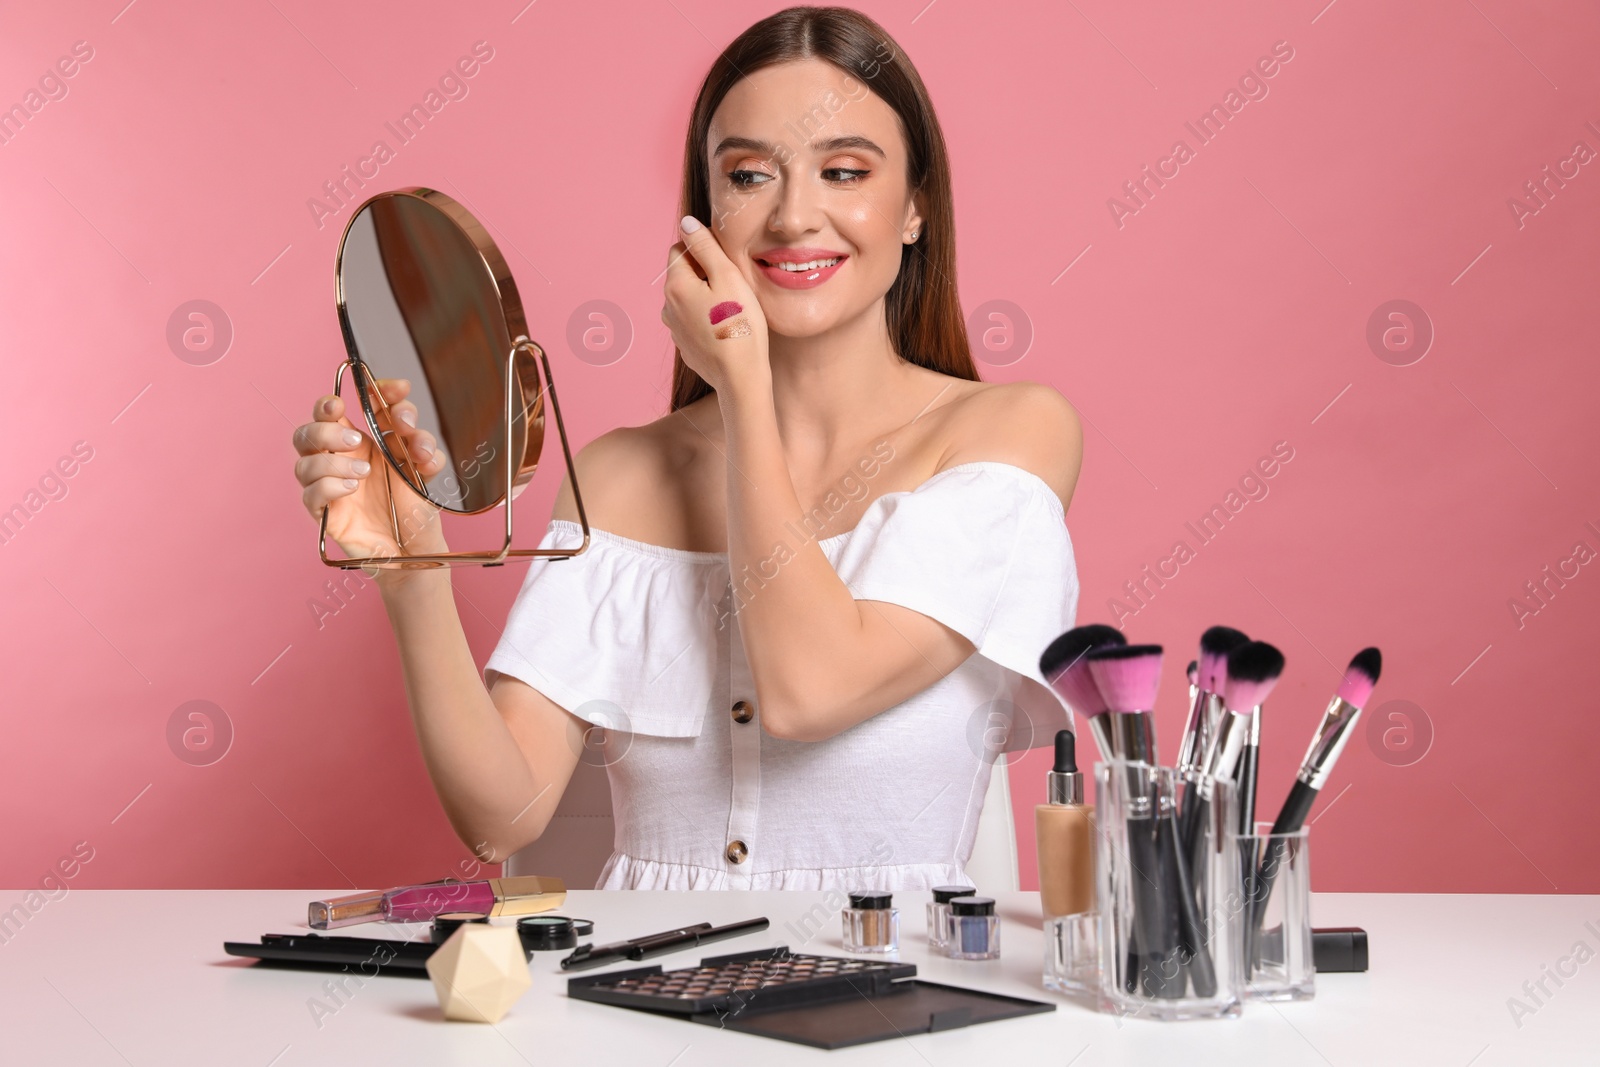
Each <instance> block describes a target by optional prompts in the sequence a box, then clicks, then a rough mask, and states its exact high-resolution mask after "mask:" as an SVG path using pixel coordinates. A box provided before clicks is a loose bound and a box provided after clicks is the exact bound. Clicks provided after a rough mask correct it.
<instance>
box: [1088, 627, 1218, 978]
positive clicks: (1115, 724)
mask: <svg viewBox="0 0 1600 1067" xmlns="http://www.w3.org/2000/svg"><path fill="white" fill-rule="evenodd" d="M1161 654H1162V649H1161V646H1160V645H1125V646H1121V647H1111V648H1098V649H1095V650H1094V651H1092V652H1090V653H1089V654H1088V655H1087V656H1085V657H1084V658H1085V659H1086V660H1088V662H1089V673H1090V674H1091V675H1093V677H1094V681H1095V686H1096V687H1097V688H1098V689H1099V690H1100V695H1101V696H1103V697H1104V698H1105V702H1106V709H1107V710H1106V712H1105V713H1104V718H1105V719H1106V720H1109V721H1108V726H1109V729H1108V731H1107V733H1108V734H1109V736H1110V738H1111V748H1112V753H1113V755H1114V756H1115V757H1116V758H1117V759H1120V760H1126V761H1130V762H1135V761H1136V762H1140V763H1145V764H1149V765H1150V766H1151V767H1155V766H1156V765H1158V763H1159V757H1158V755H1157V751H1156V732H1155V712H1154V710H1153V709H1154V708H1155V705H1156V692H1157V690H1158V689H1159V688H1160V685H1161ZM1147 775H1148V772H1146V771H1138V770H1132V769H1130V771H1129V773H1128V784H1129V790H1128V794H1129V796H1128V800H1129V803H1128V812H1129V815H1128V862H1129V864H1130V865H1131V866H1132V867H1133V869H1134V871H1135V872H1136V873H1137V875H1138V877H1135V878H1134V879H1133V883H1134V884H1133V889H1134V895H1135V898H1136V900H1135V905H1134V920H1135V922H1136V923H1138V924H1139V930H1140V937H1141V945H1142V948H1141V952H1140V962H1141V964H1142V975H1143V982H1144V991H1145V993H1146V994H1147V995H1149V996H1153V997H1159V998H1162V999H1174V998H1178V997H1182V996H1183V993H1184V988H1185V986H1186V985H1187V983H1188V982H1189V981H1191V980H1192V981H1193V982H1194V990H1195V995H1196V996H1198V997H1209V996H1213V995H1215V993H1216V989H1217V979H1216V971H1215V968H1214V966H1213V963H1212V959H1211V952H1210V949H1209V948H1208V947H1207V945H1206V942H1205V937H1204V936H1203V934H1202V931H1201V926H1200V917H1199V914H1198V912H1197V911H1196V908H1195V898H1194V889H1193V885H1192V883H1191V882H1190V878H1189V870H1190V868H1189V863H1188V861H1187V860H1186V859H1185V858H1184V857H1183V856H1182V855H1181V854H1180V852H1179V835H1178V820H1177V797H1176V796H1173V795H1171V794H1170V793H1169V792H1166V791H1164V790H1161V789H1158V788H1152V787H1153V786H1155V785H1156V780H1154V779H1151V778H1149V777H1147ZM1129 970H1130V971H1131V970H1132V968H1129Z"/></svg>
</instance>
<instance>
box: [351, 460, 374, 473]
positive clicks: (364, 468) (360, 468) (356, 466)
mask: <svg viewBox="0 0 1600 1067" xmlns="http://www.w3.org/2000/svg"><path fill="white" fill-rule="evenodd" d="M350 469H351V470H353V471H355V472H356V473H357V474H366V473H367V472H368V471H370V470H371V469H372V465H371V464H370V463H368V462H367V461H366V460H364V459H358V460H356V461H355V462H354V463H352V464H350Z"/></svg>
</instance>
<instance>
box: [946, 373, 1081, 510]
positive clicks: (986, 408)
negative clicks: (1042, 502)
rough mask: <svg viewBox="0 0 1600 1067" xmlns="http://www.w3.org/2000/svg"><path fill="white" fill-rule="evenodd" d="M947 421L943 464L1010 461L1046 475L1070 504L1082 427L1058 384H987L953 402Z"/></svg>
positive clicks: (1063, 501)
mask: <svg viewBox="0 0 1600 1067" xmlns="http://www.w3.org/2000/svg"><path fill="white" fill-rule="evenodd" d="M946 422H947V425H948V433H947V437H946V440H947V442H948V444H947V447H946V452H945V458H944V460H943V462H942V463H941V464H940V466H941V468H943V467H953V466H956V465H957V464H960V463H975V462H979V461H983V460H990V461H994V462H1000V463H1010V464H1012V465H1014V466H1018V467H1021V468H1023V469H1024V470H1027V471H1031V472H1032V473H1034V474H1037V475H1038V476H1039V477H1040V478H1042V479H1043V480H1044V481H1045V483H1046V484H1048V485H1049V486H1050V488H1052V489H1054V490H1055V492H1056V495H1057V496H1058V497H1060V498H1061V504H1062V507H1067V506H1070V505H1071V503H1072V493H1073V490H1074V489H1076V488H1077V484H1078V471H1079V468H1080V467H1081V466H1082V463H1083V429H1082V426H1081V425H1080V423H1079V420H1078V412H1077V409H1076V408H1074V407H1073V406H1072V404H1071V402H1070V401H1068V400H1067V398H1066V397H1064V396H1062V395H1061V393H1060V392H1059V391H1058V390H1057V389H1056V388H1055V387H1054V386H1050V385H1045V384H1042V383H1039V382H995V383H985V388H981V389H972V390H969V391H968V392H967V394H966V395H965V396H963V397H962V398H961V399H959V400H957V401H956V402H955V403H953V404H951V405H950V411H949V413H948V415H947V418H946Z"/></svg>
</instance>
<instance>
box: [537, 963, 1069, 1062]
mask: <svg viewBox="0 0 1600 1067" xmlns="http://www.w3.org/2000/svg"><path fill="white" fill-rule="evenodd" d="M916 973H917V967H916V964H914V963H900V962H897V961H893V960H864V959H850V958H846V957H838V956H811V955H804V954H800V953H792V952H790V951H789V949H788V948H787V946H779V947H777V948H769V949H760V950H757V951H755V952H740V953H735V954H734V955H731V956H708V957H706V958H705V959H703V960H701V961H700V965H699V966H698V967H683V968H679V969H677V970H672V971H663V970H662V969H661V968H660V967H639V968H634V969H631V970H626V971H612V972H609V973H607V974H600V975H593V976H583V977H578V978H570V979H568V980H567V995H568V996H569V997H572V998H573V999H575V1000H592V1001H595V1002H596V1003H600V1004H614V1005H616V1006H618V1007H623V1008H634V1009H638V1010H643V1011H651V1012H656V1013H658V1014H667V1015H677V1016H681V1017H682V1018H685V1019H688V1020H689V1021H690V1022H696V1023H701V1024H703V1025H706V1026H716V1027H720V1028H722V1029H725V1030H737V1031H739V1032H741V1033H747V1034H755V1035H757V1036H759V1037H771V1038H776V1039H778V1040H780V1041H793V1042H795V1043H797V1044H801V1045H810V1046H811V1047H813V1048H824V1049H834V1048H848V1047H850V1046H852V1045H864V1044H867V1043H869V1042H872V1041H885V1040H888V1039H890V1038H895V1037H903V1036H905V1035H906V1034H913V1033H929V1032H932V1031H938V1030H955V1029H959V1028H960V1027H964V1026H972V1025H975V1024H977V1023H987V1022H996V1021H998V1020H1001V1019H1011V1018H1015V1017H1017V1016H1022V1015H1034V1014H1038V1013H1040V1012H1047V1011H1055V1005H1054V1004H1048V1003H1044V1002H1042V1001H1037V1000H1024V999H1022V998H1021V997H1008V996H1001V995H999V994H995V993H984V992H980V991H978V990H974V989H962V988H960V987H957V986H947V985H940V984H938V983H936V982H924V981H921V980H920V979H918V978H916V977H915V975H916Z"/></svg>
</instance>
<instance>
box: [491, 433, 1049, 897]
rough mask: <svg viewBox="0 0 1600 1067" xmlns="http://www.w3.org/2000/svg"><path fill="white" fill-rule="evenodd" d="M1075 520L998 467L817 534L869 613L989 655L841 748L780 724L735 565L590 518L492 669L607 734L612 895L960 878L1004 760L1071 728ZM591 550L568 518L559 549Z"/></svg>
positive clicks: (746, 590) (962, 470)
mask: <svg viewBox="0 0 1600 1067" xmlns="http://www.w3.org/2000/svg"><path fill="white" fill-rule="evenodd" d="M1064 520H1065V515H1064V513H1063V510H1062V507H1061V501H1060V499H1059V498H1058V497H1057V496H1056V495H1055V492H1054V491H1053V490H1052V489H1051V488H1050V486H1049V485H1048V484H1047V483H1046V482H1045V481H1044V480H1043V479H1042V478H1040V477H1039V476H1038V475H1036V474H1034V473H1032V472H1030V471H1028V470H1025V469H1023V468H1021V467H1018V466H1014V465H1012V464H1009V463H1001V462H993V461H982V462H974V463H962V464H960V465H957V466H953V467H949V468H946V469H945V470H942V471H940V472H939V473H937V474H935V475H933V476H932V477H931V478H929V479H928V480H927V481H925V482H923V483H922V484H921V485H919V486H917V487H916V488H915V489H911V490H905V491H900V492H892V493H885V494H883V495H881V496H879V497H878V498H877V499H876V500H873V501H872V502H871V504H869V505H868V507H867V509H866V511H865V513H864V514H863V516H862V518H861V521H860V522H859V523H858V524H857V525H856V527H855V528H854V529H853V530H850V531H849V532H847V533H842V534H839V535H837V536H834V537H829V538H824V539H822V540H820V541H818V544H819V545H820V547H821V548H822V550H823V552H824V554H825V555H826V556H827V558H828V560H829V562H830V563H831V564H832V565H833V568H834V571H835V572H836V573H837V574H838V575H839V577H840V578H841V579H842V580H843V581H844V583H845V585H846V586H847V587H848V588H849V589H850V591H851V593H852V594H853V595H854V597H855V598H856V599H857V600H877V601H885V602H888V603H893V604H900V605H903V606H905V607H908V608H911V609H912V610H914V611H918V612H921V613H922V614H924V615H928V616H931V617H932V618H934V619H937V620H938V621H940V622H942V623H944V624H945V625H946V626H949V627H950V628H951V629H953V630H956V631H957V632H959V633H961V634H962V635H963V636H965V637H966V638H967V639H968V640H970V641H971V642H972V643H973V646H974V647H975V648H976V650H977V651H976V652H975V653H974V654H973V655H972V656H970V657H968V658H967V659H966V661H965V662H963V663H962V664H961V665H960V666H959V667H957V668H956V669H955V670H954V671H952V672H950V673H949V674H948V675H946V676H945V677H944V678H942V679H940V680H939V681H938V682H935V683H934V684H933V685H931V686H929V687H928V688H927V689H924V690H923V691H921V692H919V693H917V694H916V695H914V696H912V697H910V698H909V699H907V700H905V701H904V702H902V703H900V704H897V705H895V706H894V707H892V708H889V709H887V710H885V711H883V712H881V713H879V714H877V715H874V716H873V717H872V718H870V719H868V720H866V721H865V722H862V723H860V724H858V725H856V726H853V727H851V728H850V729H848V730H845V731H843V732H842V733H839V734H836V735H834V736H833V737H830V738H828V739H827V740H825V741H816V742H804V741H787V740H782V739H779V738H775V737H772V736H770V735H768V734H766V733H765V732H763V731H762V729H761V712H760V708H759V707H757V706H755V705H756V694H755V687H754V685H753V683H752V679H751V673H750V668H749V665H748V663H747V662H746V660H745V656H744V651H743V648H742V645H741V642H740V635H739V627H738V625H737V618H736V616H735V615H734V614H733V613H732V610H731V609H732V606H733V603H734V594H733V586H732V583H731V580H730V575H729V567H728V557H727V554H726V553H721V552H690V551H686V550H683V549H675V548H667V547H664V546H661V545H652V544H646V543H644V542H641V541H635V540H631V539H629V538H625V537H621V536H618V535H616V534H612V533H608V532H606V531H604V530H600V529H595V528H593V527H591V528H590V535H591V536H590V543H589V547H588V549H587V550H585V551H584V552H583V553H582V554H580V555H577V556H573V557H570V558H567V559H551V560H545V559H536V560H534V561H533V563H532V564H531V565H530V568H529V571H528V575H527V578H526V580H525V581H524V582H523V585H522V589H521V591H520V592H519V593H518V595H517V598H516V601H515V603H514V604H513V605H512V608H511V613H510V617H509V619H508V620H507V622H506V628H505V631H504V634H503V635H502V637H501V639H500V641H499V643H498V645H497V646H496V648H495V650H494V653H493V655H491V656H490V658H489V662H488V664H487V666H486V667H485V674H486V677H487V678H488V679H489V680H490V681H492V680H493V676H494V674H495V673H496V672H498V673H501V674H506V675H510V676H512V677H514V678H518V679H521V680H522V681H524V682H526V683H527V684H528V685H530V686H532V687H533V688H535V689H537V690H539V691H540V692H541V693H543V694H545V695H546V696H547V697H549V698H550V699H551V700H552V701H554V702H555V703H556V704H558V705H560V706H561V707H563V708H565V709H567V710H568V711H570V712H572V713H573V714H574V715H576V716H578V717H579V718H581V719H584V720H585V721H587V722H590V723H593V724H595V725H596V726H599V727H603V728H604V730H603V732H601V731H591V734H599V735H600V737H599V739H598V743H594V741H593V740H592V741H591V744H594V747H593V749H592V755H591V756H590V757H588V758H591V759H594V760H596V761H599V760H603V761H604V762H605V764H606V768H607V773H608V776H609V779H610V783H611V797H612V808H613V815H614V821H615V829H616V837H615V841H614V843H613V848H614V852H613V853H612V856H611V858H610V860H609V861H608V862H607V863H606V865H605V868H604V870H603V871H602V873H601V877H600V883H599V885H598V886H597V888H602V889H808V890H826V889H838V890H846V891H848V890H851V889H862V888H880V889H888V890H897V889H904V890H914V889H927V888H930V887H932V886H935V885H943V884H950V883H959V882H961V881H962V880H963V879H964V877H965V874H964V871H963V868H964V865H965V864H966V862H967V859H968V857H969V856H970V855H971V853H972V845H973V833H974V831H975V830H976V828H977V825H978V816H979V814H980V812H981V810H982V806H983V799H984V796H985V793H986V790H987V788H988V784H989V775H990V771H991V767H992V764H993V763H994V761H995V759H996V757H997V756H998V755H999V754H1000V753H1002V752H1010V751H1016V750H1020V749H1025V748H1032V747H1035V746H1039V745H1045V744H1048V743H1051V742H1052V741H1053V739H1054V737H1055V733H1056V731H1057V730H1058V729H1070V728H1071V727H1072V715H1071V712H1070V710H1068V708H1067V707H1066V705H1065V704H1063V703H1062V702H1061V700H1060V699H1059V698H1058V697H1057V696H1056V695H1055V693H1054V692H1053V691H1052V690H1051V689H1050V688H1049V686H1048V685H1047V684H1046V683H1045V681H1044V678H1043V676H1042V675H1041V674H1040V672H1039V655H1040V653H1042V652H1043V651H1044V649H1045V647H1046V646H1047V645H1048V644H1049V643H1050V642H1051V641H1052V640H1054V639H1055V637H1056V636H1058V635H1059V634H1061V633H1062V632H1063V631H1065V630H1068V629H1071V627H1072V626H1073V621H1074V617H1075V614H1076V611H1077V601H1078V576H1077V568H1076V564H1075V561H1074V558H1073V552H1072V542H1071V539H1070V538H1069V537H1068V534H1067V529H1066V526H1065V521H1064ZM794 532H795V533H796V534H797V535H799V534H800V533H801V531H794ZM582 540H583V531H582V528H581V527H580V526H579V525H578V524H577V523H574V522H570V521H567V520H563V519H556V520H553V521H551V523H550V525H549V528H548V530H547V531H546V533H545V535H544V538H543V540H542V541H541V542H540V545H541V547H575V546H576V545H578V544H581V543H582ZM798 547H799V546H798V545H793V546H791V550H793V549H795V548H798ZM780 577H781V575H780ZM748 580H750V581H753V580H754V579H753V578H751V579H748ZM752 589H754V586H750V585H746V584H745V580H742V581H741V590H742V592H741V597H742V598H743V597H748V596H750V595H756V596H759V595H760V594H759V590H756V591H754V592H753V593H752V592H751V591H750V590H752ZM827 669H828V665H827V664H826V663H819V664H817V670H818V671H826V670H827Z"/></svg>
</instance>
